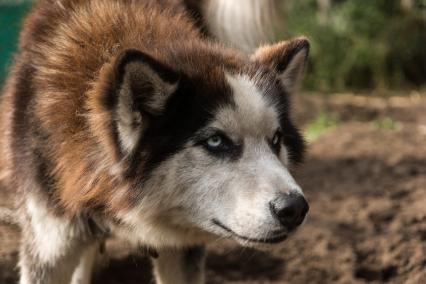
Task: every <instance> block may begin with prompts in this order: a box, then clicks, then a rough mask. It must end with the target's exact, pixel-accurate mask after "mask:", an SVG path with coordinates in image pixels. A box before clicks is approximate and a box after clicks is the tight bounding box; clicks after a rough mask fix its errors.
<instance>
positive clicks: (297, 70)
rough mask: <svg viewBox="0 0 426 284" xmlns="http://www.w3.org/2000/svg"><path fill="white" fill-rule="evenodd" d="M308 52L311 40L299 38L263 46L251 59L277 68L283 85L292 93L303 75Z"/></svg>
mask: <svg viewBox="0 0 426 284" xmlns="http://www.w3.org/2000/svg"><path fill="white" fill-rule="evenodd" d="M308 54H309V41H308V40H307V39H306V38H297V39H294V40H290V41H284V42H279V43H277V44H274V45H267V46H264V47H261V48H259V49H258V50H257V51H256V52H255V53H254V54H253V55H252V57H251V59H252V61H254V62H258V63H260V64H263V65H266V66H268V67H269V68H271V69H273V70H275V71H276V72H277V73H278V74H279V77H280V79H281V82H282V84H283V86H284V87H285V88H286V90H287V91H288V92H289V93H290V94H292V93H293V92H294V91H295V89H296V87H297V85H298V83H299V82H300V81H301V79H302V77H303V71H304V69H305V65H306V62H307V58H308Z"/></svg>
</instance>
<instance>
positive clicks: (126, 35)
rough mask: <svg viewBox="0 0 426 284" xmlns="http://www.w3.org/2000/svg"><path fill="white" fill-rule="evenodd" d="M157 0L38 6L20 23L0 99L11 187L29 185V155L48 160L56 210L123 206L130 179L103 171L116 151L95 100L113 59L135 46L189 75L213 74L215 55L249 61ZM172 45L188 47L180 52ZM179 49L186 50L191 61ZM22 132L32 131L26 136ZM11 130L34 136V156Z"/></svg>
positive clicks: (66, 0)
mask: <svg viewBox="0 0 426 284" xmlns="http://www.w3.org/2000/svg"><path fill="white" fill-rule="evenodd" d="M154 2H155V1H125V0H111V1H85V0H62V1H50V0H43V1H39V2H38V3H37V4H36V7H35V8H34V9H33V11H32V12H31V14H30V15H29V16H28V18H27V19H26V21H25V24H24V28H23V31H22V33H21V40H20V52H19V54H18V56H17V57H16V66H15V67H14V69H13V71H12V74H11V76H10V78H9V80H8V83H7V87H6V89H5V92H4V98H3V101H2V104H1V109H2V110H3V111H2V118H1V123H2V124H1V126H0V127H1V129H2V133H4V134H5V135H2V137H1V138H0V139H2V140H0V143H1V145H0V148H1V151H3V155H2V157H3V158H2V160H1V164H0V166H1V172H2V176H3V178H6V179H9V181H7V182H8V183H14V185H15V187H17V188H25V187H26V185H27V184H28V183H30V184H33V183H34V178H35V177H34V172H36V171H37V169H36V168H37V167H38V166H39V165H37V161H36V159H38V158H42V159H43V160H46V161H48V162H49V164H48V165H47V164H46V165H44V166H43V168H44V171H45V172H44V173H42V175H43V176H44V178H45V179H47V180H48V181H47V182H48V184H49V186H50V187H52V188H51V189H50V190H49V194H50V195H51V197H52V200H55V205H56V207H58V208H60V209H61V211H65V212H67V213H68V214H71V215H76V214H78V213H79V212H81V211H82V210H83V208H85V209H87V208H95V207H104V208H105V209H107V210H106V211H110V210H113V211H114V209H118V208H117V207H120V208H123V207H126V206H128V204H127V203H128V201H127V200H126V198H125V196H126V194H125V192H126V190H127V189H128V187H129V186H130V185H129V184H128V182H127V181H125V180H123V179H121V178H120V177H119V176H118V175H116V174H114V173H111V171H110V168H112V167H114V165H116V164H117V163H118V157H117V153H116V146H115V145H114V142H113V141H112V137H111V134H110V133H109V131H108V129H109V126H108V123H110V120H108V117H107V116H108V115H109V114H108V112H107V111H106V110H105V109H104V107H103V106H102V103H101V100H102V96H103V95H104V89H105V85H106V84H107V82H108V80H109V77H108V76H109V74H110V73H111V72H112V68H113V66H114V60H115V58H116V57H117V56H118V55H119V54H120V53H121V52H122V51H124V50H126V49H130V48H135V49H138V50H140V51H143V52H146V53H148V54H150V55H152V56H153V57H155V58H157V59H158V60H160V61H162V62H164V63H166V64H169V65H170V66H174V67H175V68H179V69H180V71H183V72H185V73H186V74H187V75H188V76H198V74H203V73H215V69H216V68H218V62H227V63H226V64H228V65H229V66H228V68H233V69H237V68H240V67H241V66H242V65H243V62H244V60H247V58H244V57H242V56H240V55H237V54H234V53H232V52H230V51H223V48H222V47H221V46H217V45H215V44H212V43H209V42H208V41H206V40H205V39H204V38H203V36H202V34H201V33H200V31H199V30H198V29H197V27H196V26H195V25H194V24H193V22H192V21H191V20H190V18H189V17H187V16H186V14H185V13H183V12H182V11H183V9H176V7H179V6H178V5H179V3H177V1H176V4H175V5H177V6H174V7H173V6H171V7H172V8H165V7H164V6H162V5H161V4H158V5H157V4H154ZM148 7H149V8H148ZM173 8H174V9H173ZM179 50H185V52H184V53H180V55H179V57H177V56H176V55H177V54H178V53H179V52H177V51H179ZM182 54H191V60H186V58H185V56H182ZM188 58H189V56H188ZM200 63H202V64H200ZM200 69H201V70H200ZM194 70H196V71H194ZM29 73H31V74H29ZM217 73H218V74H219V75H218V76H220V73H221V72H219V71H218V72H217ZM212 83H213V82H212ZM27 129H32V131H36V132H37V134H38V135H36V137H35V136H34V135H30V134H29V133H23V132H25V131H26V130H27ZM14 137H27V139H28V140H32V141H26V145H32V146H33V147H34V148H37V151H41V153H37V155H41V156H42V157H34V153H32V152H31V150H32V149H28V148H24V146H22V145H19V144H23V143H21V142H22V141H14V139H15V138H14ZM9 153H15V154H14V155H13V156H12V157H8V155H9ZM37 155H36V156H37ZM8 173H12V174H8ZM40 190H41V191H46V189H45V188H42V189H40ZM114 207H115V208H114Z"/></svg>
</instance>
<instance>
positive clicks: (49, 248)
mask: <svg viewBox="0 0 426 284" xmlns="http://www.w3.org/2000/svg"><path fill="white" fill-rule="evenodd" d="M40 202H41V201H39V200H38V199H37V198H36V197H29V198H28V199H27V202H26V208H27V211H28V214H29V215H30V216H31V226H32V229H33V230H34V243H35V246H34V247H36V248H37V254H38V257H39V259H40V261H42V262H44V263H52V262H55V261H56V260H57V259H60V258H61V257H62V256H63V254H64V253H65V252H67V251H68V245H69V242H68V239H72V238H74V236H75V231H73V229H72V226H70V224H71V221H70V220H69V219H67V218H57V217H55V216H53V215H52V214H51V213H49V211H48V210H47V208H46V207H45V204H44V202H43V203H40Z"/></svg>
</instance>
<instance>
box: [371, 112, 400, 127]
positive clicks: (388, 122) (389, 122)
mask: <svg viewBox="0 0 426 284" xmlns="http://www.w3.org/2000/svg"><path fill="white" fill-rule="evenodd" d="M373 125H374V127H375V128H376V129H378V130H390V131H394V130H399V129H401V125H400V123H398V122H397V121H395V120H394V119H393V118H391V117H389V116H386V117H383V118H380V119H377V120H375V121H374V122H373Z"/></svg>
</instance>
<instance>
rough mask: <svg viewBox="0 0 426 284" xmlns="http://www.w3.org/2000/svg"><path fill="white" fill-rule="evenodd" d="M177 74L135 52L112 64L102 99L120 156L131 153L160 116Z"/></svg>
mask: <svg viewBox="0 0 426 284" xmlns="http://www.w3.org/2000/svg"><path fill="white" fill-rule="evenodd" d="M179 77H180V76H179V74H178V73H177V72H175V71H174V70H173V69H172V68H170V67H168V66H166V65H165V64H162V63H160V62H159V61H157V60H156V59H154V58H153V57H151V56H149V55H147V54H145V53H142V52H140V51H138V50H126V51H124V52H123V53H122V54H121V55H120V56H118V57H117V59H116V60H115V64H113V66H112V70H111V74H110V76H109V79H108V80H110V82H109V84H108V85H109V87H108V90H107V94H106V95H105V97H104V106H105V108H106V109H108V111H109V113H110V116H111V119H112V127H113V128H114V133H115V136H116V139H115V140H118V141H117V143H118V144H119V145H118V146H119V148H120V152H121V153H125V154H128V153H131V152H132V150H133V149H134V147H135V146H136V144H137V142H138V140H139V138H140V136H141V135H142V133H143V131H144V129H146V128H147V126H148V125H149V123H150V120H151V119H152V117H153V116H155V115H159V114H161V112H162V111H163V110H164V108H165V106H166V104H167V101H168V99H169V98H170V96H171V95H172V94H173V93H174V92H175V91H176V89H177V87H178V81H179Z"/></svg>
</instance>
